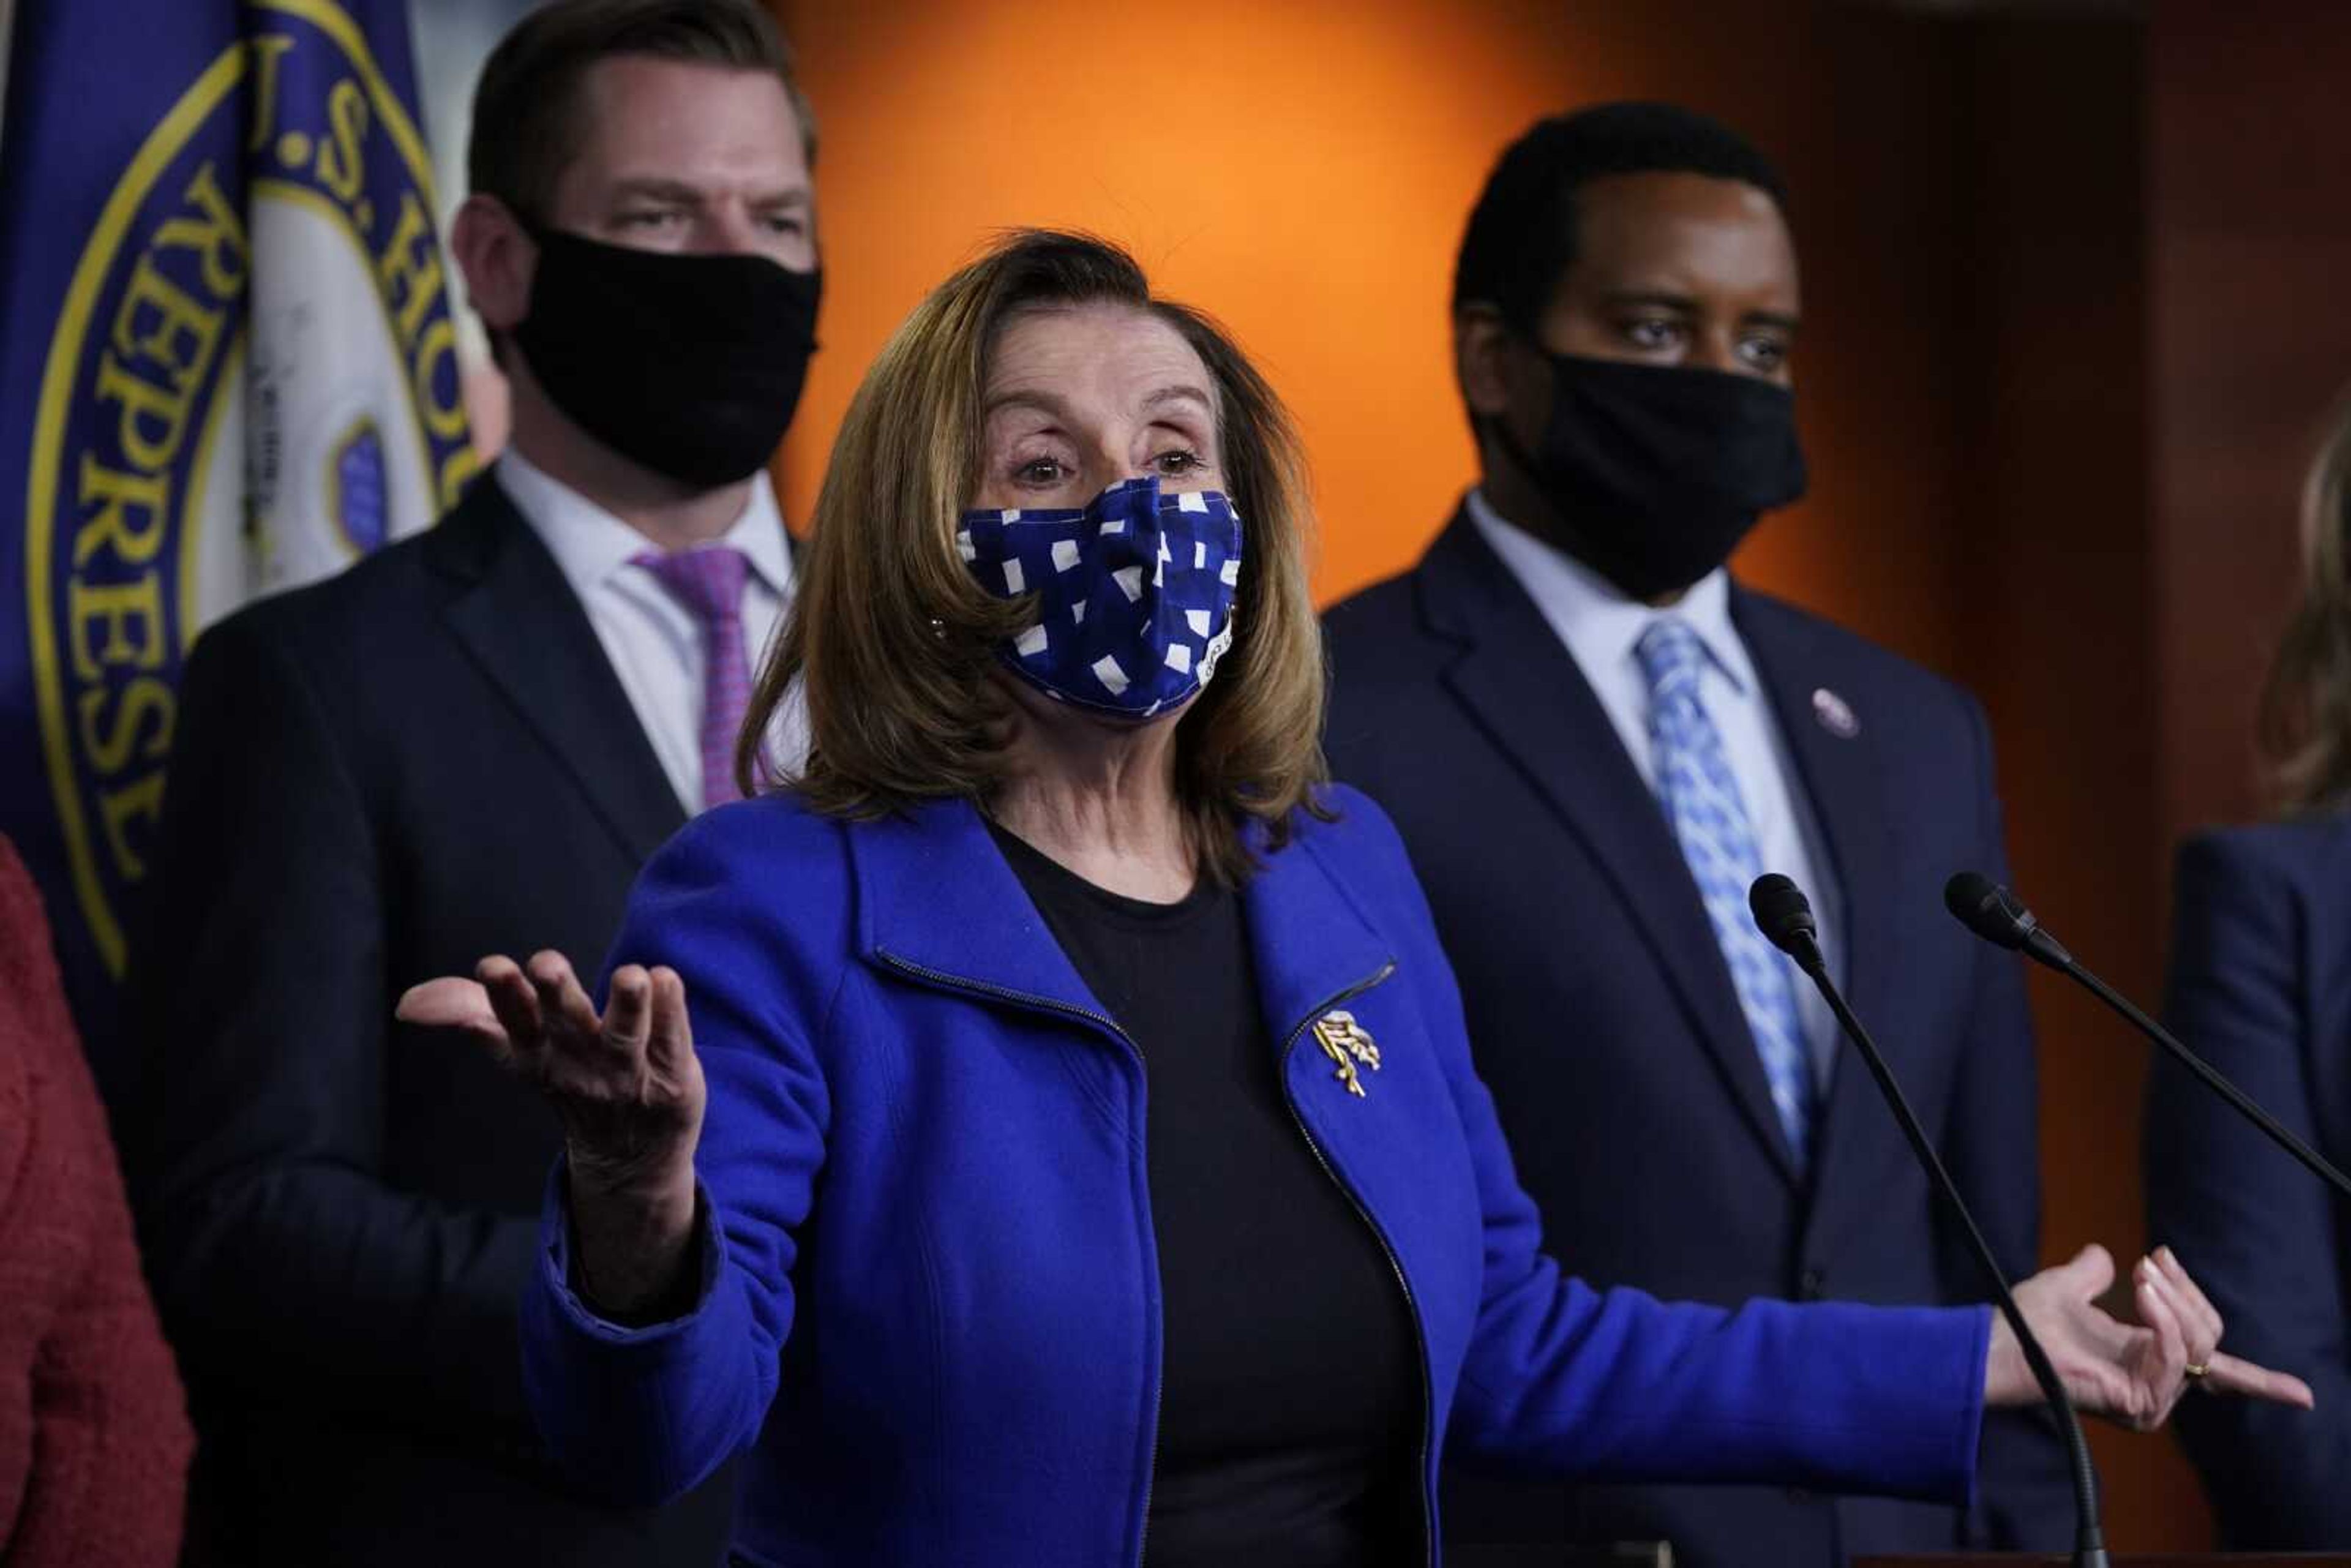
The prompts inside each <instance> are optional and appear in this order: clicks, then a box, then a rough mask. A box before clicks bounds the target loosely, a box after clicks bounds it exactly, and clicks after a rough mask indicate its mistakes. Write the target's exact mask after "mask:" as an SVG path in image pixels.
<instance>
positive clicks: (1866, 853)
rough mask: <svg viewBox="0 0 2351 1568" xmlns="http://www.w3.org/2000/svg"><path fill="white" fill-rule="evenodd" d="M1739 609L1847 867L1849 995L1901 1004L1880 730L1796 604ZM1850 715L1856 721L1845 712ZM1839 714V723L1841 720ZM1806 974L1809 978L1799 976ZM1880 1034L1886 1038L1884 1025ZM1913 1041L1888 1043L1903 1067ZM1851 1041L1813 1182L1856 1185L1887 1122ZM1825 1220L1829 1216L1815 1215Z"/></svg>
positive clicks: (1837, 868) (1742, 600) (1741, 596)
mask: <svg viewBox="0 0 2351 1568" xmlns="http://www.w3.org/2000/svg"><path fill="white" fill-rule="evenodd" d="M1731 619H1732V621H1733V622H1735V623H1736V624H1737V625H1738V627H1739V633H1740V638H1741V639H1742V640H1743V641H1744V642H1745V643H1747V649H1748V652H1749V653H1750V655H1752V657H1753V659H1754V661H1755V669H1756V674H1757V676H1758V678H1759V679H1760V680H1761V682H1762V684H1763V686H1764V689H1765V690H1766V692H1767V693H1768V694H1769V695H1770V698H1771V709H1772V716H1773V717H1774V718H1776V719H1777V720H1778V722H1779V726H1780V733H1781V735H1782V737H1784V738H1785V740H1786V743H1787V747H1788V753H1789V756H1790V758H1792V761H1793V763H1794V765H1795V777H1794V778H1793V779H1790V780H1789V783H1790V786H1791V788H1792V789H1802V791H1803V796H1804V800H1805V802H1806V803H1807V804H1808V805H1809V806H1810V808H1811V811H1812V822H1813V828H1814V829H1815V830H1816V832H1817V835H1818V841H1819V842H1820V845H1821V848H1822V850H1823V855H1824V857H1825V858H1824V860H1823V863H1822V864H1821V865H1820V866H1818V867H1817V868H1815V869H1816V873H1817V874H1818V875H1820V876H1823V877H1832V878H1834V879H1835V882H1836V885H1837V887H1838V889H1839V890H1840V892H1841V894H1842V901H1841V905H1842V906H1841V911H1840V918H1839V920H1838V925H1837V929H1836V931H1835V932H1834V936H1833V938H1832V939H1833V940H1834V943H1835V944H1836V946H1838V947H1839V948H1840V949H1842V953H1843V963H1842V965H1841V966H1840V967H1842V969H1843V971H1844V978H1843V987H1844V995H1845V999H1846V1000H1847V1001H1848V1002H1850V1003H1851V1004H1852V1005H1853V1009H1854V1012H1855V1014H1856V1015H1857V1016H1858V1017H1859V1018H1860V1019H1861V1020H1862V1021H1863V1022H1864V1023H1865V1024H1867V1023H1870V1022H1871V1021H1872V1020H1873V1019H1885V1018H1887V1017H1889V1016H1891V1014H1890V1012H1889V1010H1888V1007H1887V1004H1888V1003H1889V1001H1890V1000H1891V998H1890V995H1889V992H1888V989H1887V985H1888V979H1889V977H1890V976H1891V974H1892V972H1893V969H1892V966H1891V964H1890V963H1889V962H1888V956H1887V955H1886V952H1885V951H1884V948H1883V946H1882V945H1883V942H1884V939H1885V924H1884V920H1885V914H1884V912H1885V911H1886V910H1887V909H1889V908H1891V907H1893V904H1894V900H1895V899H1896V897H1897V896H1898V895H1899V893H1900V890H1899V889H1898V888H1896V886H1895V885H1894V873H1893V867H1894V844H1893V833H1894V822H1893V819H1892V817H1891V815H1890V813H1889V810H1888V802H1887V800H1886V792H1885V789H1884V787H1883V783H1882V780H1881V778H1880V774H1879V769H1878V766H1877V757H1876V751H1875V749H1874V745H1873V740H1872V737H1871V735H1870V732H1869V717H1870V716H1869V715H1867V714H1865V713H1856V712H1855V711H1854V710H1853V709H1852V708H1851V707H1850V706H1846V704H1845V700H1844V697H1843V695H1840V694H1839V693H1838V691H1837V688H1836V685H1835V681H1836V675H1837V673H1836V671H1835V670H1834V669H1833V668H1831V667H1830V666H1829V663H1828V661H1827V660H1826V659H1824V658H1823V657H1822V656H1821V655H1819V654H1818V653H1815V652H1813V650H1812V648H1811V647H1810V646H1809V645H1808V644H1807V643H1806V641H1805V640H1804V639H1803V638H1802V637H1801V636H1800V635H1798V634H1796V632H1797V627H1796V625H1795V623H1794V622H1791V621H1789V620H1788V619H1787V614H1786V612H1785V611H1784V610H1782V609H1780V608H1778V607H1776V606H1774V605H1772V604H1771V603H1769V602H1768V601H1761V600H1759V599H1757V598H1755V597H1754V596H1752V595H1750V594H1749V593H1747V592H1745V591H1742V590H1737V589H1734V591H1733V592H1732V596H1731ZM1846 716H1849V717H1850V719H1851V720H1852V722H1851V724H1850V725H1845V724H1844V723H1843V722H1842V720H1843V718H1844V717H1846ZM1833 722H1836V723H1837V725H1838V727H1832V723H1833ZM1799 983H1800V984H1809V983H1810V982H1808V981H1803V980H1802V979H1801V978H1800V979H1799ZM1871 1038H1873V1039H1876V1038H1877V1037H1876V1032H1875V1030H1873V1031H1872V1037H1871ZM1903 1043H1904V1042H1902V1041H1900V1040H1893V1039H1885V1040H1878V1045H1879V1048H1880V1049H1881V1050H1883V1051H1885V1052H1886V1058H1887V1061H1889V1062H1890V1063H1892V1064H1893V1065H1894V1066H1895V1069H1896V1073H1897V1074H1898V1073H1899V1072H1900V1069H1901V1061H1902V1046H1903ZM1850 1054H1851V1049H1850V1047H1849V1046H1847V1045H1846V1044H1845V1043H1844V1041H1842V1040H1840V1041H1839V1042H1838V1049H1837V1053H1836V1063H1837V1065H1836V1069H1835V1071H1834V1072H1833V1073H1832V1074H1831V1075H1830V1079H1829V1089H1828V1093H1827V1094H1826V1095H1825V1096H1824V1098H1823V1110H1822V1115H1821V1119H1820V1123H1819V1125H1818V1126H1817V1127H1815V1128H1814V1130H1813V1176H1814V1182H1813V1185H1814V1186H1815V1188H1816V1189H1817V1190H1819V1191H1823V1192H1836V1191H1840V1190H1846V1189H1856V1183H1859V1182H1862V1181H1863V1180H1864V1178H1865V1172H1863V1171H1860V1170H1858V1169H1853V1168H1850V1167H1852V1166H1854V1164H1855V1162H1857V1161H1860V1160H1861V1159H1862V1158H1863V1151H1864V1150H1865V1148H1866V1147H1867V1146H1868V1145H1869V1144H1870V1142H1871V1140H1869V1139H1867V1138H1865V1136H1863V1134H1864V1133H1865V1131H1866V1130H1867V1129H1869V1128H1871V1127H1874V1126H1877V1125H1879V1124H1882V1122H1883V1119H1884V1117H1885V1115H1886V1111H1885V1108H1884V1107H1883V1106H1882V1105H1881V1104H1880V1103H1878V1095H1877V1089H1876V1084H1875V1083H1874V1082H1871V1080H1870V1077H1869V1074H1868V1072H1867V1071H1865V1070H1864V1069H1863V1067H1862V1065H1861V1063H1860V1062H1859V1061H1853V1060H1849V1058H1850ZM1813 1223H1814V1225H1818V1224H1819V1223H1820V1216H1819V1215H1818V1214H1817V1213H1815V1215H1814V1216H1813Z"/></svg>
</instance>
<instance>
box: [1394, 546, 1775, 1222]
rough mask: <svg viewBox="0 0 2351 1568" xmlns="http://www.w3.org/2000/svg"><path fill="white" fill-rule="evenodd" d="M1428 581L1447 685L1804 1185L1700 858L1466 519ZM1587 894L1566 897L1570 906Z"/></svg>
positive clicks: (1431, 555)
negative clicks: (1452, 653) (1552, 824)
mask: <svg viewBox="0 0 2351 1568" xmlns="http://www.w3.org/2000/svg"><path fill="white" fill-rule="evenodd" d="M1419 581H1420V595H1421V608H1422V612H1423V613H1424V615H1425V616H1426V618H1427V620H1428V622H1429V623H1430V626H1431V628H1432V629H1433V630H1435V631H1437V632H1439V633H1441V634H1443V635H1446V636H1448V637H1450V638H1452V639H1454V640H1456V641H1458V642H1460V643H1462V644H1463V650H1462V653H1461V655H1460V657H1459V658H1458V659H1457V660H1455V661H1454V662H1453V663H1452V664H1450V665H1449V666H1447V669H1446V670H1445V672H1444V676H1443V678H1444V680H1445V683H1446V685H1447V686H1448V687H1450V688H1451V690H1452V691H1453V694H1454V695H1455V696H1456V697H1457V698H1458V700H1459V701H1460V702H1461V704H1462V706H1464V707H1466V708H1467V709H1468V711H1469V713H1470V715H1471V716H1472V717H1473V718H1475V719H1476V721H1477V722H1478V724H1479V727H1480V728H1482V729H1484V730H1485V731H1486V733H1487V735H1488V736H1489V737H1490V738H1491V739H1492V740H1493V742H1494V744H1495V745H1496V746H1497V747H1499V748H1500V749H1501V750H1502V751H1503V752H1504V753H1505V754H1506V755H1508V756H1509V757H1510V759H1511V760H1512V762H1513V763H1515V764H1516V765H1517V767H1518V768H1519V769H1520V771H1521V772H1522V773H1524V774H1525V775H1526V778H1527V779H1528V781H1529V783H1531V785H1532V786H1533V787H1534V789H1536V791H1537V792H1538V793H1539V794H1541V796H1542V798H1543V799H1544V800H1545V801H1547V802H1548V803H1549V805H1550V806H1551V808H1552V811H1553V812H1554V813H1555V814H1556V815H1557V817H1558V818H1559V821H1560V822H1561V824H1562V826H1564V827H1565V828H1566V829H1567V831H1569V832H1570V833H1572V834H1573V836H1574V837H1575V839H1576V841H1578V842H1579V843H1581V844H1582V845H1583V849H1584V851H1585V852H1586V853H1588V854H1589V855H1590V856H1591V857H1592V859H1593V862H1595V863H1597V864H1598V865H1599V867H1600V869H1601V873H1602V875H1603V877H1604V880H1605V881H1606V882H1607V883H1608V887H1609V890H1610V891H1611V892H1612V893H1613V894H1614V896H1615V899H1616V901H1617V903H1618V904H1621V905H1622V906H1623V908H1624V910H1625V914H1626V915H1628V916H1629V917H1630V919H1631V920H1632V922H1633V925H1635V928H1636V929H1638V930H1639V931H1640V933H1641V934H1642V936H1644V938H1645V939H1646V941H1647V943H1648V946H1649V947H1650V950H1651V951H1652V952H1653V953H1654V954H1655V955H1656V960H1657V965H1658V967H1659V968H1661V969H1662V970H1663V971H1664V972H1665V974H1666V976H1667V978H1668V980H1669V981H1670V982H1671V984H1672V986H1673V988H1674V991H1675V993H1676V995H1677V998H1679V1000H1680V1002H1681V1005H1682V1007H1683V1009H1684V1011H1685V1012H1686V1013H1687V1017H1688V1019H1689V1023H1690V1028H1691V1030H1692V1031H1693V1032H1694V1033H1696V1034H1697V1036H1698V1039H1699V1040H1701V1041H1703V1042H1704V1044H1705V1047H1706V1050H1707V1051H1708V1053H1709V1054H1710V1055H1711V1057H1712V1058H1713V1061H1714V1063H1715V1066H1716V1069H1717V1070H1718V1071H1719V1073H1720V1075H1721V1078H1722V1082H1723V1084H1724V1086H1725V1088H1726V1089H1727V1090H1728V1092H1729V1094H1730V1096H1731V1098H1732V1099H1733V1100H1734V1101H1735V1102H1736V1103H1738V1105H1739V1106H1740V1110H1741V1111H1742V1112H1743V1113H1745V1115H1746V1118H1747V1121H1748V1123H1749V1124H1750V1127H1751V1128H1752V1129H1753V1131H1754V1133H1755V1135H1756V1137H1757V1138H1758V1139H1759V1140H1760V1141H1761V1143H1762V1145H1763V1146H1764V1147H1765V1149H1767V1150H1768V1151H1769V1153H1770V1156H1771V1160H1772V1162H1773V1163H1774V1164H1775V1166H1777V1167H1778V1168H1779V1170H1780V1172H1781V1174H1782V1176H1785V1177H1786V1178H1787V1179H1788V1180H1789V1181H1790V1182H1794V1181H1796V1180H1797V1179H1798V1176H1797V1171H1796V1167H1795V1163H1794V1161H1793V1159H1792V1157H1791V1155H1790V1151H1789V1148H1788V1141H1787V1135H1786V1134H1784V1133H1783V1132H1782V1130H1781V1127H1780V1121H1779V1116H1778V1113H1776V1112H1774V1111H1773V1109H1772V1107H1771V1089H1770V1085H1769V1084H1768V1083H1767V1082H1766V1081H1765V1079H1764V1075H1763V1063H1762V1060H1761V1057H1760V1056H1759V1055H1758V1054H1757V1052H1756V1049H1755V1040H1754V1035H1753V1033H1752V1031H1751V1030H1750V1029H1749V1027H1748V1023H1747V1015H1746V1014H1745V1013H1744V1012H1743V1011H1742V1010H1740V1006H1739V996H1738V992H1737V991H1736V990H1734V989H1733V988H1732V986H1731V982H1730V971H1729V967H1728V966H1727V965H1726V964H1725V963H1724V961H1723V956H1722V948H1721V946H1720V944H1719V942H1717V940H1716V939H1715V935H1714V927H1713V925H1711V924H1710V923H1709V922H1708V919H1707V915H1706V906H1705V904H1704V903H1703V902H1702V901H1701V900H1700V899H1699V897H1698V887H1697V884H1696V883H1694V882H1693V881H1692V880H1691V877H1690V873H1689V863H1688V862H1687V861H1686V860H1685V859H1684V858H1683V856H1682V851H1681V845H1680V844H1679V843H1678V842H1677V841H1676V840H1675V838H1674V835H1673V830H1672V828H1671V827H1670V826H1669V825H1668V824H1667V821H1666V817H1665V813H1664V812H1663V811H1662V810H1659V809H1658V806H1657V801H1656V797H1655V796H1653V795H1652V794H1650V792H1649V789H1648V787H1647V786H1646V784H1644V783H1643V782H1642V780H1641V776H1640V773H1639V772H1638V771H1637V770H1636V769H1635V768H1634V766H1633V761H1632V758H1629V757H1627V756H1626V755H1625V747H1624V743H1623V742H1622V741H1621V740H1619V739H1618V738H1617V735H1616V731H1615V727H1614V726H1613V725H1612V724H1611V723H1610V722H1609V719H1608V715H1607V713H1606V711H1605V710H1604V709H1603V708H1602V707H1601V706H1600V699H1599V697H1598V696H1597V695H1594V694H1593V690H1592V686H1591V685H1590V683H1589V682H1587V681H1586V680H1585V679H1584V678H1583V671H1582V670H1581V669H1580V668H1579V667H1578V666H1577V664H1576V663H1575V660H1574V657H1573V655H1572V654H1570V653H1568V651H1567V650H1566V649H1565V648H1564V647H1562V645H1561V644H1560V641H1559V638H1558V635H1557V634H1556V633H1555V632H1552V628H1551V625H1550V623H1549V622H1546V621H1544V620H1543V618H1542V612H1541V611H1540V610H1538V609H1537V608H1536V607H1535V603H1534V601H1532V600H1531V599H1530V598H1529V597H1528V596H1527V593H1526V591H1525V590H1523V589H1522V588H1520V585H1519V583H1518V581H1517V580H1516V579H1515V578H1513V577H1512V576H1511V575H1510V570H1509V568H1507V567H1506V566H1504V565H1503V564H1502V562H1501V560H1500V559H1499V558H1497V557H1496V556H1495V554H1494V553H1493V551H1492V549H1489V547H1488V546H1487V544H1486V542H1485V540H1484V539H1483V538H1480V537H1479V534H1478V532H1477V528H1476V525H1475V524H1473V523H1472V522H1470V520H1469V518H1468V515H1467V514H1466V513H1464V514H1461V515H1458V516H1457V517H1455V518H1454V520H1453V523H1452V526H1451V527H1449V528H1447V529H1446V531H1445V532H1444V533H1443V534H1442V535H1441V536H1439V538H1438V539H1437V543H1436V544H1435V545H1433V546H1431V547H1430V549H1429V552H1428V555H1427V557H1426V559H1425V560H1424V561H1423V562H1422V564H1421V568H1420V572H1419ZM1577 894H1578V890H1576V889H1573V888H1563V889H1562V890H1561V896H1562V899H1563V900H1564V899H1572V898H1574V897H1575V896H1577Z"/></svg>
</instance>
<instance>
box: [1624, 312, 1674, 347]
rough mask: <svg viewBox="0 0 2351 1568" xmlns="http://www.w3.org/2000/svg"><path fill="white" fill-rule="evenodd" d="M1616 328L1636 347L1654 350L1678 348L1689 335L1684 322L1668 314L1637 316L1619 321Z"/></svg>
mask: <svg viewBox="0 0 2351 1568" xmlns="http://www.w3.org/2000/svg"><path fill="white" fill-rule="evenodd" d="M1617 330H1618V331H1619V332H1621V333H1623V334H1624V337H1625V341H1626V342H1628V343H1630V344H1632V345H1633V346H1634V347H1635V348H1636V349H1642V350H1650V351H1654V352H1662V351H1663V350H1667V349H1673V348H1677V347H1678V346H1679V345H1680V344H1681V343H1682V341H1683V340H1684V339H1686V338H1687V336H1688V334H1687V331H1685V330H1684V329H1683V327H1682V324H1681V323H1680V322H1678V321H1677V320H1675V319H1672V318H1671V317H1668V316H1635V317H1634V318H1632V319H1629V320H1625V321H1623V322H1620V323H1618V325H1617Z"/></svg>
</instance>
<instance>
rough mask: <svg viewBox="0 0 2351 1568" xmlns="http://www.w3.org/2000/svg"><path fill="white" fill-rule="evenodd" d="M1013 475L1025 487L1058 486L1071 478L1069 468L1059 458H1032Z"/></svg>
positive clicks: (1014, 471) (1015, 470)
mask: <svg viewBox="0 0 2351 1568" xmlns="http://www.w3.org/2000/svg"><path fill="white" fill-rule="evenodd" d="M1012 473H1013V477H1014V478H1016V479H1019V481H1020V482H1021V483H1022V484H1024V485H1058V484H1060V483H1061V481H1063V480H1064V479H1067V478H1068V477H1069V476H1070V470H1069V468H1068V466H1067V465H1064V464H1063V463H1062V462H1061V459H1060V458H1058V457H1032V458H1030V459H1029V461H1028V462H1026V463H1023V464H1022V465H1020V466H1019V467H1018V468H1016V469H1014V470H1013V471H1012Z"/></svg>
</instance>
